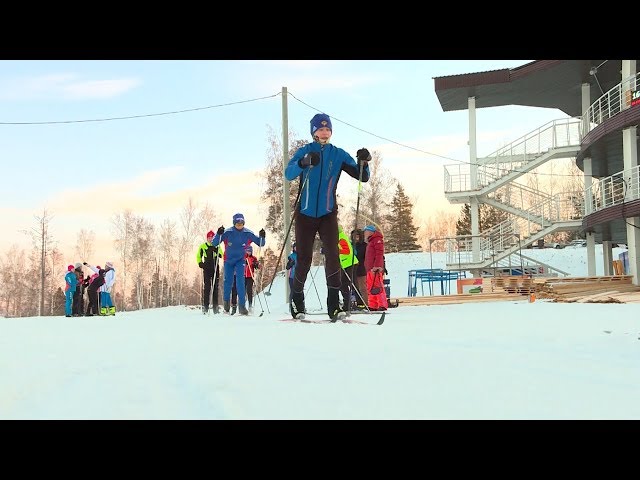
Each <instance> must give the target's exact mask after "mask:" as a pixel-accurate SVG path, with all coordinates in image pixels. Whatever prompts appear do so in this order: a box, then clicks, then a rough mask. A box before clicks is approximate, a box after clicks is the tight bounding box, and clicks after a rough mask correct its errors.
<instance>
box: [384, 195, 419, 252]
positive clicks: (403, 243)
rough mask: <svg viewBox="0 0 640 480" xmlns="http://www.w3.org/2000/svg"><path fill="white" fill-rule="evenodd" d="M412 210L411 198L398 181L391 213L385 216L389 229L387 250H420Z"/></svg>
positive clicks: (386, 237)
mask: <svg viewBox="0 0 640 480" xmlns="http://www.w3.org/2000/svg"><path fill="white" fill-rule="evenodd" d="M412 210H413V205H412V204H411V200H409V197H407V195H406V194H405V193H404V188H402V185H401V184H400V182H398V185H397V187H396V193H395V195H394V197H393V200H392V201H391V204H390V211H391V213H389V214H388V215H387V216H386V217H385V220H386V225H387V229H386V231H385V235H384V237H385V250H386V251H387V252H400V251H404V250H420V246H419V245H418V244H416V241H417V237H416V232H417V231H418V227H416V226H414V224H413V213H412Z"/></svg>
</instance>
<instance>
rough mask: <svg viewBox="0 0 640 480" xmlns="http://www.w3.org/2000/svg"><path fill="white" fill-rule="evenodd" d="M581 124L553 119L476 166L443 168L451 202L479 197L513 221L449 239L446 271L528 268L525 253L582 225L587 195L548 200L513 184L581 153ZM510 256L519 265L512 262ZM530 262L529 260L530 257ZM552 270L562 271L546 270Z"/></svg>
mask: <svg viewBox="0 0 640 480" xmlns="http://www.w3.org/2000/svg"><path fill="white" fill-rule="evenodd" d="M581 127H582V120H581V119H580V118H570V119H562V120H554V121H552V122H549V123H547V124H545V125H543V126H542V127H540V128H538V129H536V130H534V131H533V132H530V133H528V134H526V135H524V136H523V137H521V138H519V139H518V140H515V141H514V142H512V143H510V144H509V145H506V146H505V147H502V148H500V149H498V150H496V151H495V152H494V153H492V154H491V155H489V156H487V157H484V158H482V159H478V161H477V164H476V165H473V166H472V165H469V164H457V165H445V196H446V198H447V199H448V200H449V202H451V203H470V200H471V198H477V199H478V202H479V203H485V204H488V205H491V206H493V207H496V208H499V209H501V210H504V211H505V212H507V213H508V214H509V218H508V219H507V220H505V221H504V222H502V223H500V224H498V225H496V226H494V227H493V228H491V229H489V230H487V231H484V232H482V233H481V234H480V235H479V236H478V237H479V238H475V240H476V242H475V243H479V247H480V248H479V252H478V250H477V248H476V252H475V254H474V251H473V245H474V237H473V236H462V237H460V236H459V237H455V238H450V239H447V242H446V243H447V268H450V269H465V270H476V269H477V270H479V271H483V270H486V269H487V268H491V267H494V268H495V267H496V266H501V265H504V264H505V262H506V263H507V264H510V265H511V264H518V265H522V266H524V262H523V258H522V257H523V256H522V255H521V249H522V248H523V247H525V246H527V245H530V244H532V243H534V242H536V241H537V240H539V239H541V238H544V237H545V236H546V235H549V234H552V233H554V232H557V231H567V230H576V229H579V228H580V227H581V226H582V212H583V211H584V205H583V198H582V197H583V192H581V191H580V192H563V193H559V194H556V195H553V196H551V195H548V194H546V193H544V192H540V191H537V190H535V189H532V188H530V187H527V186H525V185H522V184H519V183H517V182H515V181H514V180H515V179H517V178H518V177H520V176H522V175H524V174H525V173H528V172H530V171H532V170H534V169H535V168H537V167H539V166H540V165H543V164H545V163H546V162H548V161H550V160H552V159H554V158H567V157H571V156H574V155H575V154H576V153H577V152H578V151H579V149H580V138H581ZM512 255H517V256H519V257H520V258H519V260H516V261H515V262H514V261H512V260H513V259H512V258H511V257H512ZM527 258H528V257H527ZM546 267H547V270H548V271H556V272H557V273H562V272H560V271H559V270H556V269H553V267H550V266H546Z"/></svg>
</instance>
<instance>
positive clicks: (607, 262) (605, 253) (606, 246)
mask: <svg viewBox="0 0 640 480" xmlns="http://www.w3.org/2000/svg"><path fill="white" fill-rule="evenodd" d="M602 262H603V263H604V275H613V251H612V247H611V240H605V241H603V242H602Z"/></svg>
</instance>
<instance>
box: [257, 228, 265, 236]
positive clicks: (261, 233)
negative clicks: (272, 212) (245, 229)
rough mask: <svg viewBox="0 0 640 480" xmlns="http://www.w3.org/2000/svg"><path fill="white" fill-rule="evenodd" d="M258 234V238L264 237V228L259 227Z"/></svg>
mask: <svg viewBox="0 0 640 480" xmlns="http://www.w3.org/2000/svg"><path fill="white" fill-rule="evenodd" d="M258 236H259V237H260V238H264V237H266V236H267V233H266V232H265V231H264V228H261V229H260V231H259V232H258Z"/></svg>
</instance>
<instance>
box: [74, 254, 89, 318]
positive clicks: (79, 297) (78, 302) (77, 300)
mask: <svg viewBox="0 0 640 480" xmlns="http://www.w3.org/2000/svg"><path fill="white" fill-rule="evenodd" d="M74 271H75V273H76V277H77V278H78V283H77V284H76V291H75V292H74V294H73V309H72V314H73V316H74V317H81V316H82V315H83V312H84V291H85V290H86V289H87V283H85V282H84V273H83V272H82V263H80V262H78V263H76V264H75V270H74Z"/></svg>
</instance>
